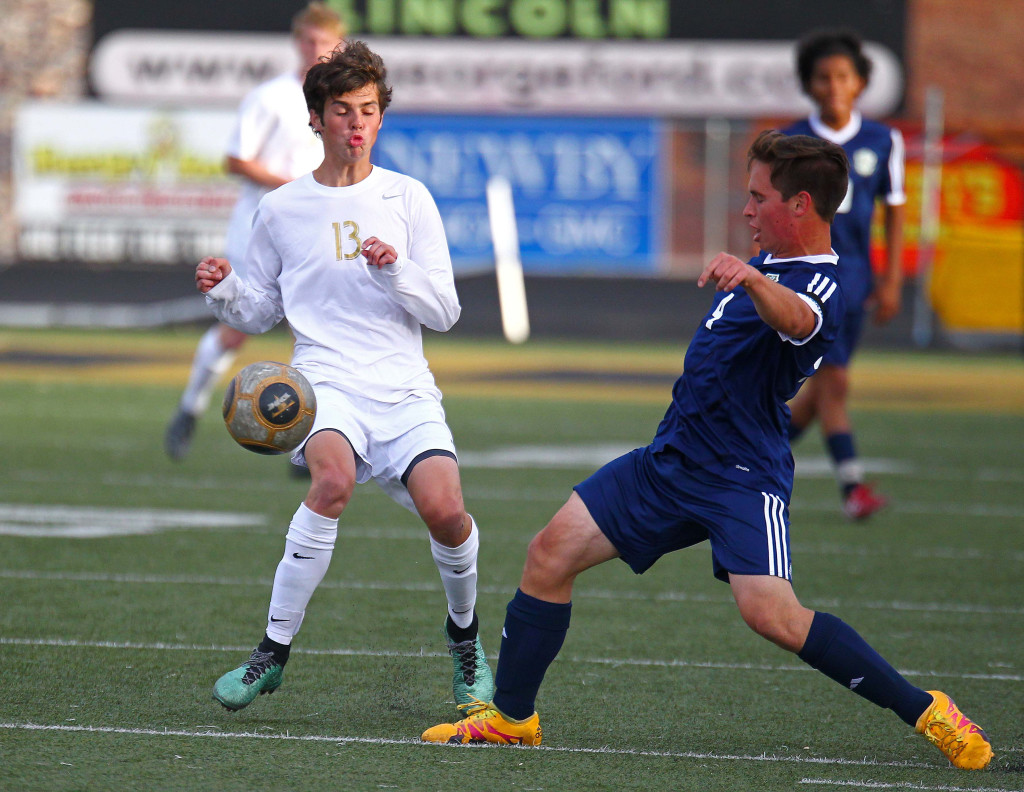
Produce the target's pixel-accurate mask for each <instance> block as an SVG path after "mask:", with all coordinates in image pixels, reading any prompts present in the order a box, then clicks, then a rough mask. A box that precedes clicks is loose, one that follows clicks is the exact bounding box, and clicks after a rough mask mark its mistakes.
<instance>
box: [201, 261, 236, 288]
mask: <svg viewBox="0 0 1024 792" xmlns="http://www.w3.org/2000/svg"><path fill="white" fill-rule="evenodd" d="M230 274H231V265H230V264H228V260H227V259H222V258H214V257H213V256H207V257H206V258H204V259H203V260H202V261H200V262H199V264H197V265H196V288H197V289H199V291H200V292H201V293H202V294H206V293H207V292H208V291H209V290H210V289H212V288H213V287H214V286H216V285H217V284H218V283H220V282H221V281H222V280H224V279H225V278H226V277H227V276H228V275H230Z"/></svg>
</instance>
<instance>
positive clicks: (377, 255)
mask: <svg viewBox="0 0 1024 792" xmlns="http://www.w3.org/2000/svg"><path fill="white" fill-rule="evenodd" d="M363 256H365V257H366V263H367V265H369V266H371V267H376V268H377V269H380V268H381V267H385V266H387V265H388V264H394V263H395V262H396V261H398V251H397V250H395V249H394V248H393V247H391V245H389V244H388V243H387V242H382V241H381V240H379V239H377V237H370V238H369V239H367V240H366V241H365V242H363Z"/></svg>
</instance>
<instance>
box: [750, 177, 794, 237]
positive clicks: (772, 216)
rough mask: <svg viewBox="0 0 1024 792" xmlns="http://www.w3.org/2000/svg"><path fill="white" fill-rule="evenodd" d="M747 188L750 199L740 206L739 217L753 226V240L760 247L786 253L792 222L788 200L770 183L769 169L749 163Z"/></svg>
mask: <svg viewBox="0 0 1024 792" xmlns="http://www.w3.org/2000/svg"><path fill="white" fill-rule="evenodd" d="M748 189H749V191H750V198H749V200H747V205H746V206H745V207H743V216H744V217H746V218H747V220H748V222H749V224H750V227H751V228H752V229H754V242H755V243H757V244H758V245H759V246H760V248H761V250H767V251H768V252H769V253H772V254H774V255H777V256H786V255H787V254H788V252H789V247H790V245H789V241H790V234H791V233H792V231H791V229H792V228H793V221H794V217H793V214H792V211H791V206H790V202H791V201H792V199H790V201H784V200H782V193H780V192H779V191H778V190H776V189H775V188H774V187H773V186H772V179H771V168H769V166H768V165H767V164H765V163H763V162H760V161H759V160H754V161H753V162H751V163H750V178H749V180H748Z"/></svg>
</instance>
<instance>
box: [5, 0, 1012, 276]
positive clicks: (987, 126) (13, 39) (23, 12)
mask: <svg viewBox="0 0 1024 792" xmlns="http://www.w3.org/2000/svg"><path fill="white" fill-rule="evenodd" d="M677 2H681V0H677ZM682 4H683V5H685V3H682ZM673 5H674V3H673ZM5 9H6V18H5V24H4V25H3V26H2V28H0V70H2V71H0V73H2V74H3V75H4V91H3V95H2V99H0V264H3V265H8V266H9V265H12V264H16V263H17V261H18V251H17V247H16V235H15V222H14V217H13V209H12V207H13V205H14V196H13V194H12V187H11V181H12V180H11V175H12V174H11V137H12V129H13V121H14V118H15V114H16V112H17V109H18V107H19V106H20V105H21V104H22V102H23V101H24V100H26V99H41V98H43V99H48V98H54V99H63V100H75V99H79V98H82V97H84V96H85V95H86V93H87V91H88V88H87V81H86V78H85V75H86V71H87V58H88V52H89V48H90V47H91V44H92V42H91V35H92V33H91V31H92V22H93V10H94V6H93V4H92V2H91V0H61V1H60V2H58V1H57V0H8V3H7V4H5ZM906 9H907V17H906V36H905V41H904V46H903V48H902V49H903V56H904V59H905V64H904V65H905V68H906V78H907V79H906V94H905V101H904V104H903V106H902V109H901V111H900V112H899V113H898V115H897V116H896V118H895V119H894V120H896V121H897V122H899V123H901V124H906V125H911V126H913V125H919V124H920V122H921V119H922V116H923V106H924V95H925V91H926V90H927V88H928V87H929V86H937V87H939V88H941V89H942V90H943V91H944V93H945V111H946V119H945V121H946V128H947V130H949V131H951V132H953V133H956V132H958V131H967V132H972V133H977V134H980V135H983V136H984V137H986V138H987V139H989V140H990V141H992V142H993V144H994V145H995V147H996V149H997V150H998V151H1000V152H1001V153H1002V155H1003V156H1004V157H1005V158H1006V159H1007V160H1008V161H1009V162H1010V163H1012V164H1014V165H1016V166H1020V164H1021V163H1024V105H1021V103H1019V102H1018V101H1016V99H1017V95H1018V93H1019V85H1020V84H1021V83H1022V82H1024V61H1021V59H1020V58H1018V57H1017V47H1018V45H1017V41H1016V35H1015V31H1017V30H1019V29H1021V28H1022V27H1024V4H1021V3H999V4H994V3H991V2H989V0H907V2H906ZM964 31H970V35H964ZM964 75H970V76H971V79H964ZM691 123H692V122H691ZM69 134H71V133H70V131H69ZM672 145H673V146H674V151H673V157H672V162H673V169H674V171H675V172H676V176H677V178H676V180H675V181H674V186H673V192H672V194H671V195H669V196H667V198H668V206H669V208H670V211H671V210H673V209H675V208H677V207H679V206H681V205H686V203H687V202H693V201H695V200H697V196H698V195H699V188H700V184H699V179H700V178H701V177H700V174H699V173H698V172H697V169H695V168H694V166H693V162H692V161H691V162H690V163H684V162H683V160H684V159H685V156H687V154H686V151H687V149H692V148H694V145H695V144H694V143H693V140H692V138H688V137H687V136H686V134H685V133H683V134H682V135H678V134H677V135H676V136H675V139H674V141H673V144H672ZM735 146H736V147H739V148H741V147H742V140H738V141H736V143H735ZM701 154H702V152H701V151H699V150H697V151H695V152H692V153H691V154H690V155H689V156H690V157H691V160H695V159H696V160H697V161H699V159H698V158H699V157H700V156H701ZM671 236H672V238H671V239H670V242H669V246H668V249H667V251H666V255H667V256H668V257H669V258H670V259H671V260H670V261H668V262H667V264H666V267H665V269H666V270H668V271H670V272H673V273H674V274H675V275H676V276H677V277H679V276H683V277H689V276H691V275H692V270H693V265H694V260H692V259H695V256H696V260H699V255H700V251H699V250H698V251H693V250H684V249H683V248H682V245H681V243H680V241H679V239H680V238H681V237H686V238H689V239H694V238H697V237H699V230H698V229H687V228H686V224H685V222H681V223H678V224H675V223H673V225H672V229H671ZM728 239H729V242H728V244H732V245H735V244H737V239H738V236H737V234H736V233H735V230H733V232H731V235H730V236H729V237H728ZM17 272H24V270H23V269H22V268H20V267H16V266H15V267H13V271H11V272H10V273H9V275H12V276H13V275H15V274H16V273H17ZM5 280H6V281H7V284H8V285H7V287H6V288H5V289H4V290H5V291H8V292H9V293H14V291H16V290H15V289H13V288H12V287H11V285H10V278H6V279H5ZM0 288H3V286H2V285H0Z"/></svg>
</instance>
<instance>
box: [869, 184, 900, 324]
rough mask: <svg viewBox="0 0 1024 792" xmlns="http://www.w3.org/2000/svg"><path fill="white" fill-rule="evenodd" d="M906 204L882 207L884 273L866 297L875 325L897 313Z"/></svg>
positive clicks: (898, 309)
mask: <svg viewBox="0 0 1024 792" xmlns="http://www.w3.org/2000/svg"><path fill="white" fill-rule="evenodd" d="M905 214H906V207H905V206H903V205H902V204H900V205H895V206H886V207H885V258H886V266H885V272H883V273H882V275H881V276H880V277H879V278H878V282H877V284H876V285H875V288H874V291H873V292H872V294H871V298H870V300H869V303H870V306H871V308H872V310H873V315H872V318H873V319H874V321H875V324H885V323H886V322H888V321H890V320H891V319H892V318H893V317H894V316H896V314H898V313H899V312H900V302H901V298H902V289H903V222H904V217H905Z"/></svg>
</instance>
